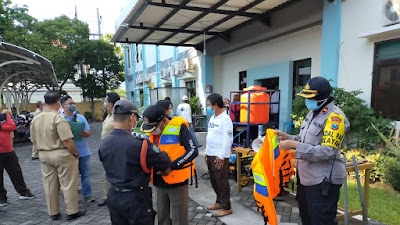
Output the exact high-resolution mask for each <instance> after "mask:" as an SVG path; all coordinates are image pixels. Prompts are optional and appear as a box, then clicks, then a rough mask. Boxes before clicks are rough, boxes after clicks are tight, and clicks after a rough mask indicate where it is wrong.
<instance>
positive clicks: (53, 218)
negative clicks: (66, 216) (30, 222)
mask: <svg viewBox="0 0 400 225" xmlns="http://www.w3.org/2000/svg"><path fill="white" fill-rule="evenodd" d="M60 216H61V213H58V214H56V215H52V216H50V218H51V220H58V219H60Z"/></svg>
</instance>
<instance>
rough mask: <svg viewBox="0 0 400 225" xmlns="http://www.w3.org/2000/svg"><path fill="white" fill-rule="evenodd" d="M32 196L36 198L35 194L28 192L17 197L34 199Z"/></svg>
mask: <svg viewBox="0 0 400 225" xmlns="http://www.w3.org/2000/svg"><path fill="white" fill-rule="evenodd" d="M34 198H36V196H35V195H34V194H32V193H30V192H29V193H28V194H24V195H20V196H19V199H34Z"/></svg>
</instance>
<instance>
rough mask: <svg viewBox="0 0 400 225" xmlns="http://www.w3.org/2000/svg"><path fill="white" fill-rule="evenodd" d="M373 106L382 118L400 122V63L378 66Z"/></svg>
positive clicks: (373, 87) (375, 76)
mask: <svg viewBox="0 0 400 225" xmlns="http://www.w3.org/2000/svg"><path fill="white" fill-rule="evenodd" d="M372 89H373V90H372V101H371V103H372V104H371V105H372V107H373V108H374V109H375V111H376V112H379V113H382V116H385V117H389V118H392V119H394V120H400V104H397V103H396V100H398V99H399V98H400V62H399V63H394V64H392V63H390V64H386V65H385V64H378V65H376V71H375V73H374V79H373V85H372Z"/></svg>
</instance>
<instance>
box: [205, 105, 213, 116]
mask: <svg viewBox="0 0 400 225" xmlns="http://www.w3.org/2000/svg"><path fill="white" fill-rule="evenodd" d="M207 112H208V113H209V114H211V115H214V110H212V108H211V107H210V106H207Z"/></svg>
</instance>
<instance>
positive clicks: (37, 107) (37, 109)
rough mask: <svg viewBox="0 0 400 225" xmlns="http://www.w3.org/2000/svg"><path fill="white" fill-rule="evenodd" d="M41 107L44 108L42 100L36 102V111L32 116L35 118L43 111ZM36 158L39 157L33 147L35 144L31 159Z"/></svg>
mask: <svg viewBox="0 0 400 225" xmlns="http://www.w3.org/2000/svg"><path fill="white" fill-rule="evenodd" d="M43 108H44V104H43V102H42V101H38V102H36V111H35V113H34V114H33V118H35V117H36V116H37V115H38V114H39V113H41V112H42V111H43ZM36 159H39V155H38V152H37V151H36V149H35V146H32V160H36Z"/></svg>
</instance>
